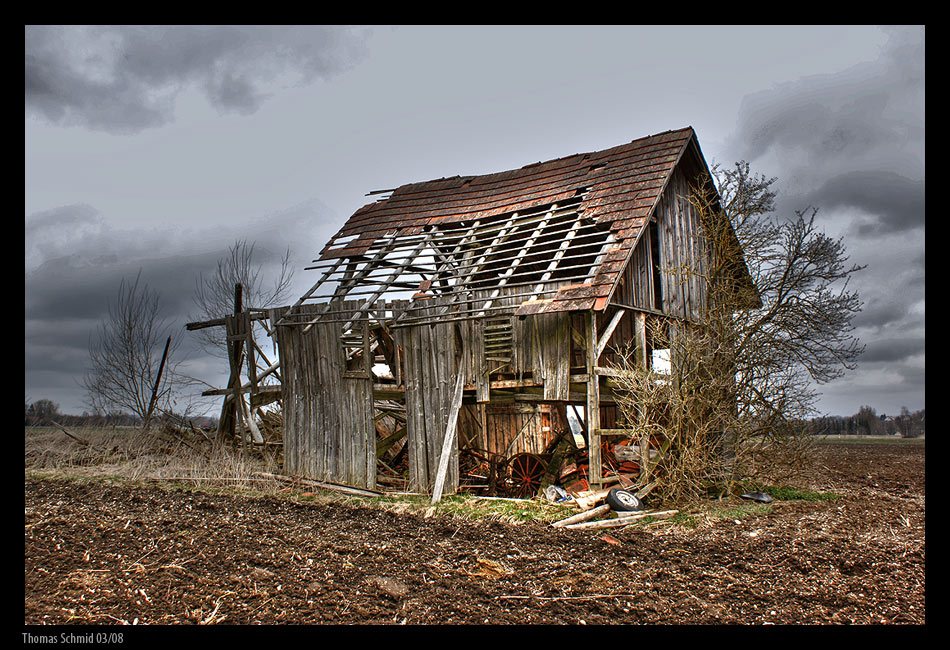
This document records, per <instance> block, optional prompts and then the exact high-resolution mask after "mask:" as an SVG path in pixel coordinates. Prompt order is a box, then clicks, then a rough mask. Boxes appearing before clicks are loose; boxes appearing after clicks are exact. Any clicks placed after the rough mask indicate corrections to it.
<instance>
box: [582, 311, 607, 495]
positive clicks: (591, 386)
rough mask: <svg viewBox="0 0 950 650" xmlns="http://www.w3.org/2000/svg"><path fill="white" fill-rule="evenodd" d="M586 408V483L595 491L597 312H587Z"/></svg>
mask: <svg viewBox="0 0 950 650" xmlns="http://www.w3.org/2000/svg"><path fill="white" fill-rule="evenodd" d="M585 334H586V336H585V337H584V338H585V344H586V347H587V407H586V408H585V409H584V410H585V411H586V413H585V416H586V417H585V418H584V419H585V420H586V421H587V443H588V449H587V454H588V456H587V461H588V470H587V471H588V474H587V482H588V483H590V485H591V487H592V488H594V489H597V488H599V487H600V486H601V484H602V482H603V478H602V468H601V459H600V432H599V431H600V377H598V376H597V373H596V372H595V368H596V367H597V312H595V311H594V310H590V311H589V312H587V332H586V333H585Z"/></svg>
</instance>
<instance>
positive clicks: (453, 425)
mask: <svg viewBox="0 0 950 650" xmlns="http://www.w3.org/2000/svg"><path fill="white" fill-rule="evenodd" d="M458 373H459V375H458V379H457V380H456V381H455V394H454V395H453V396H452V408H451V409H450V410H449V421H448V424H447V425H446V427H445V437H444V438H443V439H442V454H441V455H440V456H439V470H438V472H437V473H436V475H435V485H434V486H433V488H432V504H433V505H435V504H436V503H438V502H439V501H441V500H442V487H443V486H444V485H445V475H446V474H447V473H448V471H449V456H450V455H451V454H452V443H453V442H454V441H455V431H456V429H457V428H458V426H457V425H458V415H459V409H460V408H461V407H462V387H463V386H464V385H465V368H464V366H461V367H459V370H458Z"/></svg>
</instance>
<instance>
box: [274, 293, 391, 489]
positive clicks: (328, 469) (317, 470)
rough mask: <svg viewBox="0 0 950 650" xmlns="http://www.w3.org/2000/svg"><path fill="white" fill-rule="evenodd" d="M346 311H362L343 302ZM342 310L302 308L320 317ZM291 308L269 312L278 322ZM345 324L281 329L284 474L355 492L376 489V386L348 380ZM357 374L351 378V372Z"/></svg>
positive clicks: (365, 380)
mask: <svg viewBox="0 0 950 650" xmlns="http://www.w3.org/2000/svg"><path fill="white" fill-rule="evenodd" d="M342 306H343V308H353V307H355V306H357V305H356V304H355V303H354V302H349V301H348V302H346V303H343V305H342ZM339 308H340V306H339V305H334V306H329V307H328V305H326V304H323V305H301V307H300V308H299V309H300V311H301V313H302V314H306V315H310V316H316V315H317V314H320V313H323V312H324V311H326V310H327V309H331V310H332V309H339ZM285 311H286V309H273V310H270V313H269V316H270V318H271V322H276V321H277V320H278V319H279V318H280V316H281V315H282V314H283V313H285ZM341 328H342V323H318V324H315V325H314V326H313V327H312V328H311V329H310V331H308V332H307V333H306V334H304V333H303V329H304V328H303V327H301V326H292V327H287V326H281V327H278V328H277V332H276V334H275V336H276V337H277V346H278V349H279V353H280V360H281V369H282V375H281V386H282V389H281V391H282V394H281V397H282V401H283V429H284V471H285V472H286V473H288V474H292V475H297V476H306V477H308V478H313V479H316V480H321V481H329V482H334V483H342V484H345V485H350V486H353V487H362V488H368V489H373V488H375V487H376V433H375V427H374V426H373V384H372V380H371V379H370V377H369V376H366V377H354V376H345V375H344V371H345V370H346V363H345V359H344V352H343V346H342V341H341ZM350 374H352V373H350Z"/></svg>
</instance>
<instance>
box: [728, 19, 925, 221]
mask: <svg viewBox="0 0 950 650" xmlns="http://www.w3.org/2000/svg"><path fill="white" fill-rule="evenodd" d="M885 31H886V32H887V34H888V42H887V44H886V45H885V46H884V47H883V48H882V51H881V55H880V57H879V58H878V59H877V60H875V61H871V62H866V63H862V64H859V65H855V66H853V67H851V68H849V69H847V70H843V71H840V72H836V73H832V74H826V75H816V76H812V77H803V78H801V79H798V80H796V81H793V82H789V83H784V84H779V85H776V86H775V87H773V88H771V89H769V90H765V91H762V92H759V93H756V94H753V95H750V96H747V97H746V98H744V100H743V103H742V107H741V109H740V114H739V120H738V124H737V129H736V132H735V136H734V138H733V141H732V143H731V145H730V149H731V150H732V151H733V152H734V155H735V156H736V157H737V158H740V159H745V160H749V161H750V162H753V163H755V162H756V161H757V160H760V161H763V162H764V161H767V164H768V165H769V169H768V170H765V173H767V174H768V175H770V176H777V177H778V179H779V181H780V183H782V184H783V185H784V192H783V194H784V196H783V197H780V206H787V207H788V208H794V209H802V208H804V207H806V206H808V205H811V206H813V207H820V208H822V209H825V208H831V207H833V208H844V209H847V208H853V209H854V210H858V211H860V212H861V213H862V214H864V215H866V217H865V218H862V220H860V221H859V222H858V225H857V228H856V234H858V235H860V236H872V235H880V234H886V233H891V232H896V231H902V230H906V229H913V228H919V227H921V226H923V223H924V181H923V178H924V162H923V160H924V52H923V47H924V34H923V28H917V27H902V28H886V29H885Z"/></svg>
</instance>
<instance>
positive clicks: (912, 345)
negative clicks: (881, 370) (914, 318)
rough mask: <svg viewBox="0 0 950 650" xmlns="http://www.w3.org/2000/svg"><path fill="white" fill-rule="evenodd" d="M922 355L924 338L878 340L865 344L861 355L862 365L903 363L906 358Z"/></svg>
mask: <svg viewBox="0 0 950 650" xmlns="http://www.w3.org/2000/svg"><path fill="white" fill-rule="evenodd" d="M921 354H924V337H922V336H911V337H907V338H895V339H879V340H876V341H871V342H869V343H868V344H867V349H866V350H865V351H864V354H863V355H861V362H862V363H873V362H895V361H904V360H906V359H907V358H908V357H914V356H918V355H921Z"/></svg>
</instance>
